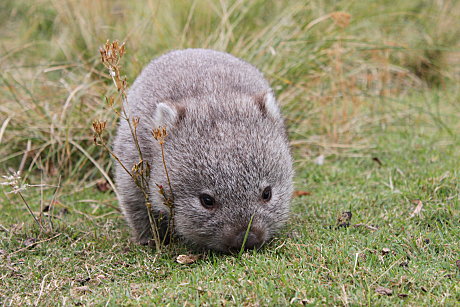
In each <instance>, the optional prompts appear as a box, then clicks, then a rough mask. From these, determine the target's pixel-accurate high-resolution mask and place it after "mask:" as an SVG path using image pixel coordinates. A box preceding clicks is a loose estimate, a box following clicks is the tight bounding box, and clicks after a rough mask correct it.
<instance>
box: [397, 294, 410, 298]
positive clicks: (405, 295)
mask: <svg viewBox="0 0 460 307" xmlns="http://www.w3.org/2000/svg"><path fill="white" fill-rule="evenodd" d="M408 296H409V294H406V293H399V294H398V297H400V298H406V297H408Z"/></svg>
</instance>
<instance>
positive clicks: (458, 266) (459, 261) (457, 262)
mask: <svg viewBox="0 0 460 307" xmlns="http://www.w3.org/2000/svg"><path fill="white" fill-rule="evenodd" d="M455 264H456V265H457V268H458V269H459V270H460V260H457V261H455Z"/></svg>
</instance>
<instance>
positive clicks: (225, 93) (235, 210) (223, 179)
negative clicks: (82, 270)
mask: <svg viewBox="0 0 460 307" xmlns="http://www.w3.org/2000/svg"><path fill="white" fill-rule="evenodd" d="M125 108H126V110H127V112H128V115H129V118H131V119H132V118H134V117H139V118H140V122H139V126H138V128H137V133H138V139H139V144H140V146H141V150H142V153H143V156H144V160H146V161H149V162H150V164H151V166H152V171H151V177H150V180H151V182H150V189H151V191H150V197H151V200H152V204H153V206H154V211H155V212H157V213H158V212H162V213H163V214H166V215H168V213H169V209H168V208H167V207H166V206H165V205H164V204H163V197H162V196H161V195H160V194H159V192H158V188H157V185H156V184H159V185H162V186H163V187H165V189H166V191H167V192H168V193H170V191H169V190H168V189H167V188H168V184H167V180H166V176H165V172H164V169H163V163H162V160H161V149H160V146H159V144H158V142H157V141H156V140H154V139H153V137H152V135H151V131H152V129H153V128H157V127H159V126H165V127H166V129H167V132H168V136H167V138H166V143H165V159H166V165H167V168H168V172H169V175H170V179H171V187H172V190H173V193H174V200H175V201H174V206H175V215H174V223H175V233H176V234H177V235H179V237H181V238H182V239H184V240H185V241H187V242H189V243H192V244H194V245H197V246H201V247H206V248H210V249H214V250H219V251H225V252H228V251H230V250H235V249H237V248H238V246H241V245H242V242H243V237H244V233H245V232H246V229H247V227H248V223H249V221H250V219H251V217H253V221H252V224H251V230H250V232H249V237H248V240H247V243H246V244H247V245H246V247H249V248H252V247H258V246H260V245H262V244H263V243H264V242H266V241H267V240H268V239H270V238H271V237H272V236H273V235H274V234H275V233H276V232H277V231H278V230H279V229H280V228H281V227H282V226H283V225H284V224H285V222H286V220H287V218H288V214H289V203H290V199H291V194H292V175H293V170H292V158H291V153H290V149H289V145H288V139H287V135H286V131H285V127H284V122H283V119H282V117H281V113H280V110H279V107H278V104H277V102H276V99H275V97H274V95H273V92H272V90H271V88H270V86H269V84H268V82H267V81H266V80H265V79H264V77H263V75H262V74H261V73H260V71H259V70H257V69H256V68H255V67H254V66H252V65H250V64H248V63H246V62H245V61H243V60H241V59H238V58H236V57H234V56H232V55H230V54H227V53H223V52H218V51H213V50H206V49H186V50H178V51H172V52H170V53H167V54H165V55H163V56H161V57H159V58H157V59H155V60H153V61H152V62H151V63H150V64H149V65H147V66H146V67H145V68H144V70H143V71H142V73H141V74H140V75H139V77H138V78H137V79H136V81H135V82H134V84H133V85H132V87H131V88H130V90H129V92H128V101H127V105H126V106H125ZM114 151H115V154H116V155H117V156H118V157H119V158H120V160H121V161H122V163H123V164H124V165H126V166H127V167H128V169H130V168H131V167H132V165H134V164H135V163H138V162H139V156H138V152H137V150H136V147H135V144H134V142H133V139H132V136H131V133H130V130H129V127H128V125H127V123H126V121H125V120H121V121H120V125H119V128H118V133H117V137H116V139H115V144H114ZM115 175H116V182H117V188H118V190H119V194H120V200H119V201H120V204H121V208H122V211H123V214H124V216H125V218H126V220H127V222H128V224H129V226H130V227H131V228H132V230H133V234H134V237H135V240H137V241H138V242H140V243H146V242H147V241H148V240H149V239H151V233H150V230H149V219H148V215H147V211H146V207H145V204H144V198H143V196H142V194H141V192H140V190H139V189H138V188H137V187H136V185H135V183H134V182H133V180H132V179H131V177H130V176H129V175H128V174H127V173H126V172H125V170H124V169H123V168H122V167H121V166H120V165H118V163H117V166H116V169H115ZM267 187H271V191H272V194H271V199H270V200H269V201H266V200H264V199H262V196H261V195H262V193H263V191H264V189H265V188H267ZM202 194H207V195H210V196H211V197H213V198H214V199H215V205H214V206H213V207H212V208H206V207H205V206H203V205H202V202H200V195H202Z"/></svg>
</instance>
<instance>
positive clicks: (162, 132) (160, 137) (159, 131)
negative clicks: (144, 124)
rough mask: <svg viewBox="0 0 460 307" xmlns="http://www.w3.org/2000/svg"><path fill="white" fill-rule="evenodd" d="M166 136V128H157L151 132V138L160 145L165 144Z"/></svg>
mask: <svg viewBox="0 0 460 307" xmlns="http://www.w3.org/2000/svg"><path fill="white" fill-rule="evenodd" d="M167 135H168V133H167V132H166V127H158V128H156V129H153V130H152V136H153V138H154V139H155V140H157V141H158V143H160V145H163V144H164V143H165V138H166V136H167Z"/></svg>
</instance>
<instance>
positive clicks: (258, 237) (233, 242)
mask: <svg viewBox="0 0 460 307" xmlns="http://www.w3.org/2000/svg"><path fill="white" fill-rule="evenodd" d="M245 235H246V229H245V230H244V231H240V232H239V233H238V234H237V235H236V236H234V237H233V238H229V240H228V241H227V245H228V248H229V250H233V251H238V250H240V249H241V247H242V246H243V242H244V237H245ZM263 243H264V235H263V232H262V231H260V230H259V229H251V231H250V232H249V233H248V237H247V239H246V243H245V244H244V248H245V249H254V248H258V247H260V246H262V244H263Z"/></svg>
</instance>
